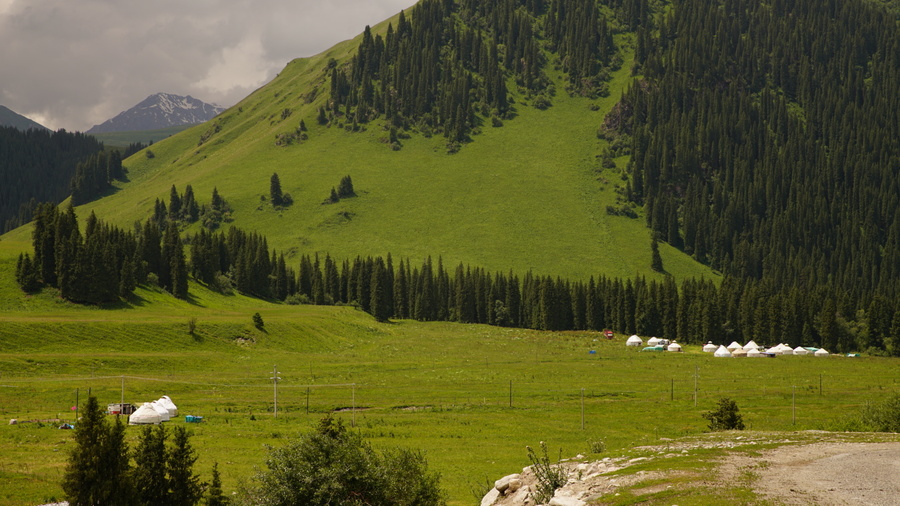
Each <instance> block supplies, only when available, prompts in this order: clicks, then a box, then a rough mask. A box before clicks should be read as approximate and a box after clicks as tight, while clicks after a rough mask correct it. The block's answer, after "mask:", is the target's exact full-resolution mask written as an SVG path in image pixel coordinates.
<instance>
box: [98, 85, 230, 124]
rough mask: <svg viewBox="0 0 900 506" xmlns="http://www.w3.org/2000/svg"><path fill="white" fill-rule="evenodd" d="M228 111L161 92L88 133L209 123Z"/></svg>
mask: <svg viewBox="0 0 900 506" xmlns="http://www.w3.org/2000/svg"><path fill="white" fill-rule="evenodd" d="M224 110H225V109H224V108H223V107H219V106H217V105H213V104H207V103H206V102H203V101H202V100H197V99H196V98H194V97H191V96H190V95H188V96H186V97H182V96H180V95H172V94H170V93H157V94H155V95H150V96H149V97H147V98H146V99H144V101H142V102H141V103H139V104H137V105H136V106H134V107H132V108H131V109H128V110H127V111H123V112H121V113H119V115H117V116H116V117H114V118H112V119H110V120H107V121H105V122H103V123H102V124H100V125H94V126H93V127H91V129H90V130H88V131H87V133H89V134H98V133H109V132H133V131H139V130H158V129H161V128H167V127H173V126H179V125H194V124H198V123H203V122H205V121H209V120H210V119H212V118H214V117H216V116H217V115H218V114H219V113H221V112H222V111H224Z"/></svg>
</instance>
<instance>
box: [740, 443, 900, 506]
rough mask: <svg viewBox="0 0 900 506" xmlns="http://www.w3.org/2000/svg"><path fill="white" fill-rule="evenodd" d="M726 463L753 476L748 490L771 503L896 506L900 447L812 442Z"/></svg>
mask: <svg viewBox="0 0 900 506" xmlns="http://www.w3.org/2000/svg"><path fill="white" fill-rule="evenodd" d="M732 458H733V459H735V460H733V461H732V462H731V463H732V464H734V465H736V466H737V467H738V468H743V469H749V470H751V471H752V472H755V473H757V474H758V476H759V478H758V479H756V480H754V481H755V483H754V490H755V491H756V492H757V493H759V494H761V495H763V496H764V497H766V498H767V499H769V500H771V501H773V502H775V503H779V504H789V505H797V504H816V505H848V504H853V505H855V504H865V505H872V506H882V505H883V506H896V505H900V443H865V444H863V443H815V444H809V445H803V446H784V447H781V448H777V449H774V450H769V451H766V452H764V453H763V456H762V457H749V456H735V457H732Z"/></svg>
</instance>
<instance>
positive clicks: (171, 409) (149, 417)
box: [128, 395, 178, 425]
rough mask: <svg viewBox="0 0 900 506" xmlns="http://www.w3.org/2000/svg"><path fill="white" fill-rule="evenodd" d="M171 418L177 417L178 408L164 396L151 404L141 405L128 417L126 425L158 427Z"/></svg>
mask: <svg viewBox="0 0 900 506" xmlns="http://www.w3.org/2000/svg"><path fill="white" fill-rule="evenodd" d="M173 416H178V407H177V406H175V403H174V402H172V399H170V398H169V396H168V395H164V396H162V397H160V398H159V399H157V400H155V401H153V402H145V403H144V404H142V405H141V407H139V408H138V409H137V410H136V411H135V412H134V413H132V414H131V416H129V417H128V424H129V425H148V424H153V425H159V424H160V423H162V422H168V421H169V420H170V419H171V418H172V417H173Z"/></svg>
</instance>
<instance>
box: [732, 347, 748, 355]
mask: <svg viewBox="0 0 900 506" xmlns="http://www.w3.org/2000/svg"><path fill="white" fill-rule="evenodd" d="M747 353H748V352H746V351H744V349H743V348H738V349H736V350H734V351H732V352H731V356H732V357H746V356H747Z"/></svg>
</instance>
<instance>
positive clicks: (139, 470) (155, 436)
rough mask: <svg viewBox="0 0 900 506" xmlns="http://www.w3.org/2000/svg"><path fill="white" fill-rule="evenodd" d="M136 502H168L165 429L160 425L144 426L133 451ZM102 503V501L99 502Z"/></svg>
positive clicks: (150, 505) (152, 504)
mask: <svg viewBox="0 0 900 506" xmlns="http://www.w3.org/2000/svg"><path fill="white" fill-rule="evenodd" d="M134 463H135V469H134V484H135V492H136V494H135V497H136V499H137V501H138V502H137V503H136V504H141V505H142V506H156V505H159V504H170V503H169V501H170V500H171V496H170V495H169V484H168V482H167V480H166V429H165V427H163V426H162V425H157V426H155V427H152V426H149V425H147V426H145V427H144V428H143V430H141V434H140V436H139V437H138V446H137V448H136V450H135V453H134ZM101 504H102V503H101Z"/></svg>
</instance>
